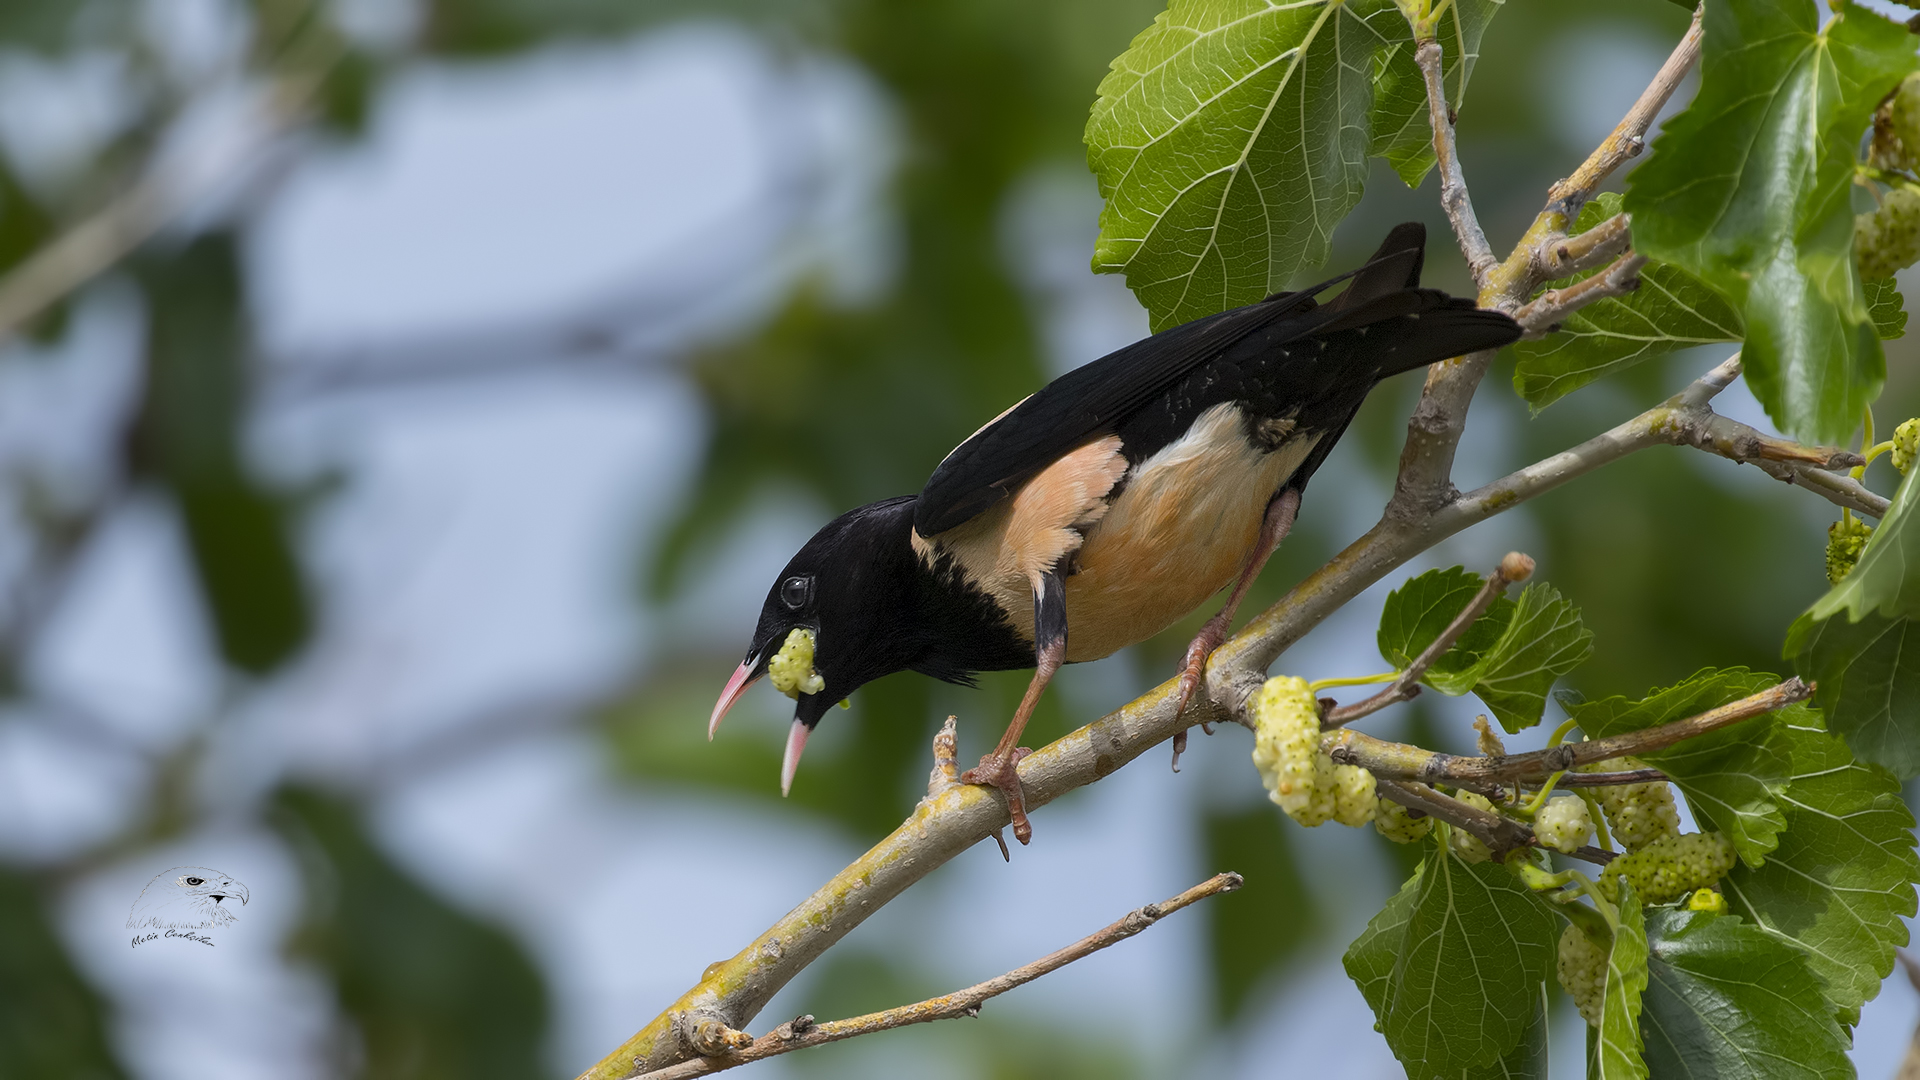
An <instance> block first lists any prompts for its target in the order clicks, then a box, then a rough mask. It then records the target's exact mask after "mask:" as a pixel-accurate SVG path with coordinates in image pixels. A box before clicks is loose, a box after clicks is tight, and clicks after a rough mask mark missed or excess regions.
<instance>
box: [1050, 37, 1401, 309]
mask: <svg viewBox="0 0 1920 1080" xmlns="http://www.w3.org/2000/svg"><path fill="white" fill-rule="evenodd" d="M1407 36H1408V31H1407V26H1406V22H1405V20H1404V19H1402V18H1401V17H1400V14H1399V12H1398V11H1397V10H1396V9H1395V8H1394V7H1393V5H1392V4H1391V3H1387V2H1385V0H1355V2H1348V3H1341V2H1335V0H1302V2H1299V3H1289V4H1280V5H1274V4H1268V3H1266V2H1264V0H1174V2H1173V4H1172V6H1170V7H1169V8H1168V9H1167V10H1166V11H1165V12H1163V13H1162V14H1161V15H1160V16H1159V17H1158V18H1156V19H1155V20H1154V23H1153V25H1152V26H1150V27H1148V28H1147V29H1146V30H1144V31H1142V32H1141V34H1140V36H1138V37H1136V38H1134V39H1133V44H1132V45H1131V46H1130V47H1129V48H1128V49H1127V51H1126V52H1125V53H1122V54H1121V55H1120V57H1119V58H1118V59H1116V60H1114V62H1113V70H1112V71H1111V72H1110V73H1109V74H1108V75H1107V77H1106V78H1105V79H1103V80H1101V82H1100V89H1099V98H1098V100H1097V101H1095V102H1094V106H1093V114H1092V116H1091V117H1090V118H1089V119H1088V121H1087V131H1086V143H1087V163H1088V165H1089V166H1090V167H1091V168H1092V170H1093V173H1094V176H1095V177H1096V178H1098V180H1099V184H1100V194H1101V196H1102V197H1104V198H1105V199H1106V207H1105V209H1103V210H1102V211H1101V214H1100V238H1099V241H1098V242H1097V243H1096V244H1095V247H1094V255H1093V268H1094V270H1095V271H1096V272H1099V273H1124V274H1126V276H1127V285H1128V287H1129V288H1131V289H1132V290H1133V291H1134V293H1135V295H1137V296H1138V297H1139V299H1140V302H1141V303H1142V304H1143V305H1145V307H1146V309H1147V311H1148V313H1149V315H1150V316H1151V319H1152V325H1153V329H1154V330H1156V331H1159V330H1163V329H1165V328H1167V327H1169V326H1175V325H1178V324H1180V323H1184V322H1188V321H1190V320H1192V319H1197V318H1200V317H1202V316H1205V315H1212V314H1214V313H1215V312H1218V311H1223V310H1225V309H1227V308H1230V307H1236V306H1238V305H1241V304H1250V303H1253V302H1254V301H1256V300H1259V299H1260V298H1261V297H1263V296H1266V295H1267V294H1268V293H1270V292H1273V291H1274V290H1276V289H1278V288H1282V287H1284V286H1285V284H1286V283H1287V281H1288V280H1289V279H1291V278H1292V276H1293V275H1294V273H1295V272H1296V271H1298V270H1299V269H1301V268H1302V267H1305V266H1314V265H1318V264H1320V263H1321V262H1323V261H1325V259H1326V257H1327V251H1328V244H1329V242H1330V241H1331V239H1332V236H1333V229H1334V226H1335V225H1337V224H1339V222H1340V220H1341V219H1342V218H1344V217H1345V216H1346V214H1347V211H1349V210H1351V209H1352V208H1353V206H1354V204H1355V203H1357V202H1359V201H1360V194H1361V191H1362V189H1363V188H1364V186H1365V183H1366V173H1367V149H1368V145H1369V138H1368V132H1367V126H1368V119H1367V116H1368V112H1369V110H1370V109H1371V108H1372V105H1373V76H1374V62H1373V57H1374V54H1375V53H1376V52H1377V51H1378V50H1379V49H1380V48H1381V47H1382V46H1383V45H1386V44H1388V43H1389V42H1393V41H1398V40H1403V39H1405V38H1406V37H1407Z"/></svg>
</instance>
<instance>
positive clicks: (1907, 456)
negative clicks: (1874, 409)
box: [1888, 418, 1920, 476]
mask: <svg viewBox="0 0 1920 1080" xmlns="http://www.w3.org/2000/svg"><path fill="white" fill-rule="evenodd" d="M1916 451H1920V418H1915V419H1912V420H1908V421H1907V422H1906V423H1904V424H1901V425H1900V426H1899V427H1897V428H1894V429H1893V451H1892V453H1890V454H1889V455H1888V456H1889V457H1891V458H1892V459H1893V467H1894V468H1896V469H1899V470H1900V473H1901V475H1903V476H1904V475H1906V472H1907V470H1908V469H1909V468H1911V467H1912V466H1913V458H1914V454H1915V452H1916Z"/></svg>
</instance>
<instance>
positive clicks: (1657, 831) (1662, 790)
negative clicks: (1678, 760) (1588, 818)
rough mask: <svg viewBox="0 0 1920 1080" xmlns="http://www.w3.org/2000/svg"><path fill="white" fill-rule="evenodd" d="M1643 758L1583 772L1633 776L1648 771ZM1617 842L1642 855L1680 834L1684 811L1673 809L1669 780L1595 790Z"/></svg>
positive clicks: (1591, 767) (1603, 764) (1608, 763)
mask: <svg viewBox="0 0 1920 1080" xmlns="http://www.w3.org/2000/svg"><path fill="white" fill-rule="evenodd" d="M1646 767H1647V763H1646V762H1644V761H1641V760H1640V759H1639V758H1630V757H1619V758H1612V759H1610V760H1608V761H1602V762H1598V763H1596V764H1593V765H1588V766H1586V767H1585V768H1584V769H1582V770H1581V771H1582V772H1630V771H1632V770H1635V769H1644V768H1646ZM1593 794H1594V797H1595V798H1596V799H1598V800H1599V802H1600V810H1601V812H1602V813H1604V814H1605V815H1606V818H1607V827H1608V828H1609V829H1612V830H1613V838H1614V839H1615V840H1618V841H1619V842H1620V846H1621V847H1623V848H1626V849H1627V850H1628V851H1639V850H1640V849H1641V848H1643V847H1646V846H1647V845H1648V844H1651V843H1653V842H1654V841H1655V840H1658V839H1660V838H1661V837H1663V836H1672V835H1674V834H1675V833H1678V832H1679V831H1680V811H1679V810H1678V809H1677V808H1675V806H1674V805H1673V789H1672V788H1670V787H1668V786H1667V782H1666V781H1665V780H1654V781H1650V782H1648V783H1645V784H1620V785H1617V786H1614V787H1600V788H1594V789H1593Z"/></svg>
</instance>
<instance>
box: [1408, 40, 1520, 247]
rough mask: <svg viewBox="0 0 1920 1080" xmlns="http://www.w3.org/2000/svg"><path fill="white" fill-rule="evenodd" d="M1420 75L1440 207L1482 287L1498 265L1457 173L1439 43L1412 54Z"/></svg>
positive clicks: (1464, 181) (1461, 175) (1431, 42)
mask: <svg viewBox="0 0 1920 1080" xmlns="http://www.w3.org/2000/svg"><path fill="white" fill-rule="evenodd" d="M1413 59H1414V62H1415V63H1417V64H1419V65H1420V74H1421V75H1422V76H1424V77H1425V78H1426V82H1427V117H1428V120H1429V122H1431V123H1432V125H1433V156H1434V162H1435V168H1436V170H1437V171H1438V172H1439V174H1440V205H1441V207H1442V208H1444V209H1445V210H1446V212H1447V220H1448V221H1449V222H1452V223H1453V235H1454V237H1455V238H1456V239H1458V240H1459V241H1460V250H1461V251H1462V252H1463V253H1465V255H1466V257H1467V269H1468V270H1471V271H1472V272H1473V281H1474V284H1475V285H1482V284H1484V283H1485V280H1486V276H1487V274H1488V273H1489V272H1490V271H1491V270H1492V269H1493V268H1494V266H1495V265H1496V264H1498V263H1499V261H1500V260H1499V259H1497V258H1495V257H1494V254H1493V248H1492V247H1490V246H1488V244H1487V234H1486V233H1485V232H1483V231H1481V228H1480V219H1479V218H1477V217H1476V216H1474V213H1473V198H1472V197H1471V196H1469V195H1468V194H1467V179H1466V175H1465V173H1463V172H1462V171H1461V169H1460V150H1459V147H1458V146H1456V145H1455V144H1454V138H1453V107H1452V106H1451V105H1449V104H1447V87H1446V82H1445V80H1444V79H1443V78H1442V77H1441V63H1440V61H1441V53H1440V43H1439V42H1438V41H1434V40H1432V39H1431V38H1429V39H1427V40H1424V41H1422V42H1420V45H1419V47H1418V48H1416V49H1415V50H1414V53H1413Z"/></svg>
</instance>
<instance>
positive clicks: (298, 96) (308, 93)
mask: <svg viewBox="0 0 1920 1080" xmlns="http://www.w3.org/2000/svg"><path fill="white" fill-rule="evenodd" d="M311 37H312V39H313V41H314V44H313V45H311V46H310V47H306V48H294V49H290V50H288V55H291V56H293V57H295V59H296V61H297V62H296V63H294V64H292V65H290V66H289V67H288V69H287V70H285V71H284V72H282V73H280V75H279V77H278V78H277V79H276V81H275V82H274V84H273V86H272V87H271V88H270V89H269V91H268V93H267V95H266V107H265V110H264V112H265V113H266V121H265V125H264V128H265V129H264V131H263V132H262V133H261V135H260V143H262V144H264V143H266V142H269V141H271V140H272V139H274V138H275V137H277V136H279V135H280V134H282V133H283V132H285V131H286V130H287V129H288V128H290V127H292V126H293V125H294V124H295V123H296V122H298V121H299V120H300V119H301V117H302V116H303V115H304V114H305V112H306V109H307V106H308V105H309V104H311V103H312V101H313V98H314V95H315V94H316V93H317V92H318V91H319V90H320V87H321V85H322V84H323V83H324V82H325V81H326V78H327V75H328V73H329V72H330V71H331V70H332V69H333V66H334V65H335V64H336V63H338V62H339V60H340V58H341V56H342V48H341V46H340V45H339V44H338V43H337V42H336V41H335V40H334V39H333V38H332V37H330V36H329V35H324V34H318V35H311ZM245 157H246V154H245V153H244V152H243V153H242V154H240V155H238V157H237V158H236V161H235V162H234V164H235V165H238V164H240V163H243V162H244V159H245ZM187 194H188V193H186V192H182V191H179V190H176V185H175V182H174V178H173V177H169V176H167V175H166V174H165V171H164V169H162V168H161V167H160V166H159V165H157V164H154V165H150V166H149V168H148V171H147V172H146V174H145V175H143V176H141V177H140V178H139V179H138V180H136V181H134V182H133V183H132V184H131V185H129V186H128V187H127V188H126V190H124V191H122V192H120V193H119V194H118V195H116V196H115V197H113V198H112V199H110V200H108V201H107V203H106V205H104V206H102V207H100V208H99V209H98V210H96V211H94V212H93V213H92V214H89V215H88V216H86V217H85V218H83V219H81V220H80V221H79V222H77V223H76V224H74V225H73V226H72V227H71V228H68V229H67V230H66V231H65V232H63V233H61V234H60V235H59V236H56V237H55V238H53V239H52V240H50V241H48V242H47V244H46V245H45V246H43V247H41V248H40V249H39V250H37V251H35V252H34V253H33V254H31V255H29V256H27V257H26V258H25V259H23V260H21V262H20V263H19V265H17V266H15V267H14V268H13V270H12V272H10V273H8V274H7V275H6V276H5V277H4V278H0V345H4V344H6V343H7V342H8V341H9V340H10V339H11V338H12V337H13V336H14V335H15V334H16V333H17V332H18V331H19V330H20V328H21V327H22V326H25V325H26V324H27V323H28V322H30V321H31V320H33V319H35V318H37V317H38V316H40V315H41V314H43V313H45V312H46V311H47V310H49V309H50V308H52V307H53V306H54V305H56V304H58V303H59V302H60V301H61V300H63V299H65V298H66V297H67V296H69V295H70V294H72V293H73V292H74V290H76V289H78V288H80V287H81V286H83V285H85V284H86V283H87V282H89V281H92V280H93V279H94V278H95V277H98V276H99V275H100V274H101V273H103V272H105V271H106V270H108V269H109V268H111V267H112V266H113V265H114V264H116V263H118V262H120V261H121V260H122V259H124V258H126V257H127V256H128V255H130V254H132V253H133V251H134V250H135V249H136V248H138V247H139V246H140V245H142V244H144V243H146V242H147V241H148V240H150V239H152V238H153V237H154V236H155V235H156V234H157V233H159V231H160V230H161V229H162V228H164V227H165V226H166V225H167V223H168V222H169V221H172V220H173V218H174V217H175V216H176V215H178V214H179V213H180V212H181V211H182V210H184V209H185V208H186V207H187V198H186V196H187Z"/></svg>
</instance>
